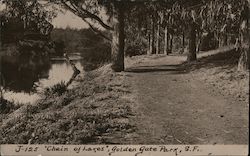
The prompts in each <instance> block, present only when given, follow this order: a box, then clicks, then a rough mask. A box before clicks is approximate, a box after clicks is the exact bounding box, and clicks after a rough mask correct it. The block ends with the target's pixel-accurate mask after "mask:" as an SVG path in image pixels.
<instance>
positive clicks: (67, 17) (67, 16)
mask: <svg viewBox="0 0 250 156" xmlns="http://www.w3.org/2000/svg"><path fill="white" fill-rule="evenodd" d="M4 9H5V5H3V4H2V3H1V0H0V11H3V10H4ZM52 24H53V25H54V27H55V28H66V27H70V28H73V29H84V28H88V25H87V24H86V23H85V22H83V20H82V19H81V18H79V17H78V16H76V15H74V14H73V13H71V12H70V11H65V12H64V13H61V12H59V13H58V16H57V17H56V18H54V19H53V20H52Z"/></svg>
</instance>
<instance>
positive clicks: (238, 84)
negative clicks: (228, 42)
mask: <svg viewBox="0 0 250 156" xmlns="http://www.w3.org/2000/svg"><path fill="white" fill-rule="evenodd" d="M239 55H240V54H239V52H236V51H235V50H234V49H231V50H230V49H229V50H228V49H226V50H224V51H223V49H222V50H221V52H220V53H217V54H213V55H211V56H206V57H203V58H200V59H198V61H197V62H194V63H189V64H184V66H185V67H186V68H187V69H188V70H189V72H191V74H192V75H193V77H194V78H196V79H199V80H202V81H204V82H206V83H207V84H209V85H211V86H213V88H214V89H215V90H216V91H219V92H220V93H221V94H222V95H224V96H231V97H233V98H235V99H237V100H239V101H245V102H246V103H248V100H249V72H248V71H245V72H242V71H237V64H238V58H239Z"/></svg>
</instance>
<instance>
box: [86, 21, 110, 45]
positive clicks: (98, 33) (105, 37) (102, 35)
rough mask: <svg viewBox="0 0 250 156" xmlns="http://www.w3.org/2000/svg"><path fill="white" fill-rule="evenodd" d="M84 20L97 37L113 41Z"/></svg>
mask: <svg viewBox="0 0 250 156" xmlns="http://www.w3.org/2000/svg"><path fill="white" fill-rule="evenodd" d="M83 20H84V22H86V23H87V24H88V25H89V27H90V28H91V30H92V31H93V32H95V33H96V34H97V35H100V36H101V37H103V38H104V39H106V40H108V41H109V42H111V41H112V40H111V39H110V38H109V37H108V36H106V35H104V34H103V33H102V32H101V31H100V30H98V29H96V28H95V27H94V26H93V25H91V24H90V23H89V22H88V21H87V20H86V19H83Z"/></svg>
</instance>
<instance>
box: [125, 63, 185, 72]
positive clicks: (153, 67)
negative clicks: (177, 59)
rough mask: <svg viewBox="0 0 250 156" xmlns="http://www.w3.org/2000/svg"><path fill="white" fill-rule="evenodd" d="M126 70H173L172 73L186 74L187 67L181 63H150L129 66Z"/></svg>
mask: <svg viewBox="0 0 250 156" xmlns="http://www.w3.org/2000/svg"><path fill="white" fill-rule="evenodd" d="M125 71H126V72H132V73H148V72H171V74H185V73H186V68H185V67H183V66H182V65H181V64H179V65H151V66H150V65H148V66H137V67H132V68H128V69H126V70H125Z"/></svg>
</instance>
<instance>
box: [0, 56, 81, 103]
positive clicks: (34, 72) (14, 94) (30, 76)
mask: <svg viewBox="0 0 250 156" xmlns="http://www.w3.org/2000/svg"><path fill="white" fill-rule="evenodd" d="M69 58H70V60H73V62H74V63H75V65H76V67H77V68H78V70H80V71H81V72H84V61H83V59H82V57H81V55H80V54H77V53H75V54H69ZM73 72H74V71H73V68H72V67H71V65H70V64H69V63H67V62H66V60H65V58H64V57H39V56H36V57H32V56H27V55H18V56H4V57H2V60H1V73H2V75H3V77H4V78H3V80H4V85H3V86H4V88H5V90H4V93H3V96H4V98H5V99H7V100H9V101H13V102H15V103H34V102H35V101H37V100H39V99H40V98H41V94H42V93H43V91H44V89H45V88H46V87H51V86H53V85H55V84H57V83H60V82H62V81H63V82H68V81H69V80H70V78H71V77H72V75H73Z"/></svg>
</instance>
